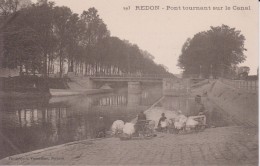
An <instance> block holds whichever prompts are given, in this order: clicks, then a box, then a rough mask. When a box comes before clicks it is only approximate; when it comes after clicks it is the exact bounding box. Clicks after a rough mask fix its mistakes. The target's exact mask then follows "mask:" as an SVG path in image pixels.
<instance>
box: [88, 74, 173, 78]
mask: <svg viewBox="0 0 260 166" xmlns="http://www.w3.org/2000/svg"><path fill="white" fill-rule="evenodd" d="M86 76H88V77H95V78H104V77H105V78H113V77H114V78H118V77H120V78H173V77H174V76H171V75H169V74H129V73H123V74H117V75H115V74H103V73H101V74H91V75H86Z"/></svg>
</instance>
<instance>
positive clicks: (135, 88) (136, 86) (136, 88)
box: [128, 82, 142, 94]
mask: <svg viewBox="0 0 260 166" xmlns="http://www.w3.org/2000/svg"><path fill="white" fill-rule="evenodd" d="M141 91H142V90H141V83H140V82H128V93H131V94H139V93H141Z"/></svg>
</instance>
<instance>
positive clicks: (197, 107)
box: [194, 95, 205, 115]
mask: <svg viewBox="0 0 260 166" xmlns="http://www.w3.org/2000/svg"><path fill="white" fill-rule="evenodd" d="M194 109H195V110H194V115H199V114H201V113H204V112H205V107H204V105H203V104H202V103H201V96H200V95H196V97H195V108H194Z"/></svg>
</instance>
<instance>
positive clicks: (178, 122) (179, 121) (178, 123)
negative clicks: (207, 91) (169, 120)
mask: <svg viewBox="0 0 260 166" xmlns="http://www.w3.org/2000/svg"><path fill="white" fill-rule="evenodd" d="M187 119H188V118H187V117H186V116H185V115H182V114H180V115H178V116H177V117H176V119H175V122H174V126H175V128H176V129H182V128H184V127H185V123H186V121H187Z"/></svg>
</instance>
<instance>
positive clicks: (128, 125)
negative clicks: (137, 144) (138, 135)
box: [123, 123, 135, 136]
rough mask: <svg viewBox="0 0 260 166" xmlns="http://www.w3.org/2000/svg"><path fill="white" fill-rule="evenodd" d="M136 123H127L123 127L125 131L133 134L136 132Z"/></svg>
mask: <svg viewBox="0 0 260 166" xmlns="http://www.w3.org/2000/svg"><path fill="white" fill-rule="evenodd" d="M134 126H135V124H133V123H126V124H125V125H124V128H123V133H124V134H127V135H129V136H131V135H132V134H134V132H135V127H134Z"/></svg>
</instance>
